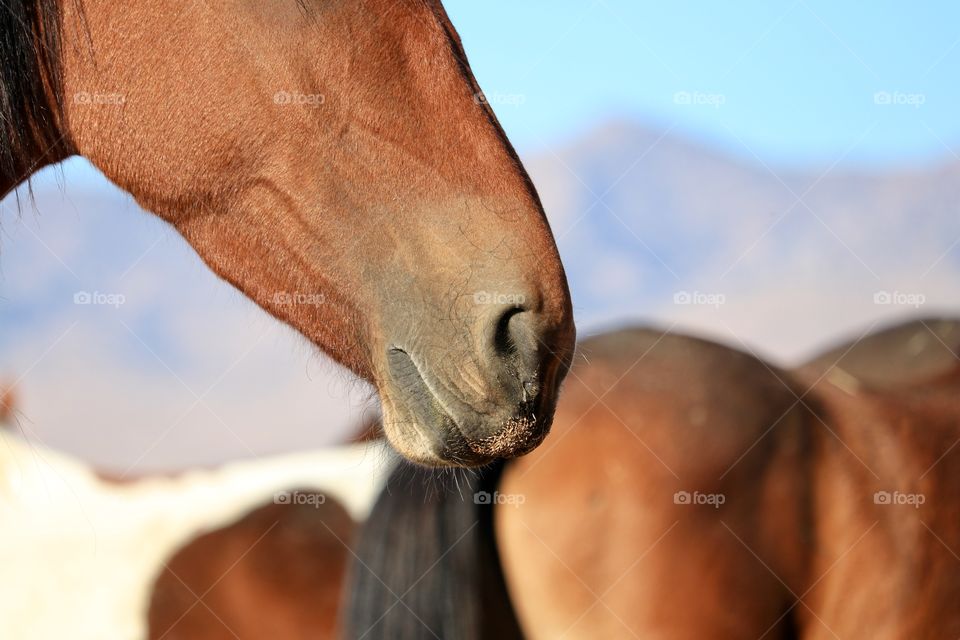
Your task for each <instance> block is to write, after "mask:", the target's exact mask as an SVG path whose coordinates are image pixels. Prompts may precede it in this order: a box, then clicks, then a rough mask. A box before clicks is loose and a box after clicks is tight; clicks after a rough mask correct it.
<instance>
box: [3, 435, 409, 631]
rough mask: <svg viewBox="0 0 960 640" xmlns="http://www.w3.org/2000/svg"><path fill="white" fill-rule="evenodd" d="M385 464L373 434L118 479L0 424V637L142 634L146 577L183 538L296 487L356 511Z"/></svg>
mask: <svg viewBox="0 0 960 640" xmlns="http://www.w3.org/2000/svg"><path fill="white" fill-rule="evenodd" d="M392 464H393V459H392V455H391V454H390V453H388V452H387V450H386V449H385V448H384V447H383V446H382V445H380V444H376V443H371V444H358V445H350V446H344V447H337V448H330V449H326V450H319V451H314V452H310V453H303V454H293V455H285V456H276V457H271V458H267V459H263V460H253V461H243V462H235V463H231V464H226V465H223V466H222V467H220V468H217V469H215V470H205V471H190V472H186V473H183V474H180V475H177V476H175V477H148V478H143V479H138V480H136V481H133V482H130V483H117V482H111V481H108V480H105V479H103V478H102V477H100V476H98V475H97V474H96V473H95V472H94V471H93V470H92V469H90V468H89V467H88V466H87V465H85V464H84V463H82V462H80V461H79V460H77V459H75V458H72V457H70V456H68V455H64V454H62V453H58V452H55V451H53V450H51V449H48V448H46V447H43V446H41V445H39V444H37V443H33V442H30V441H28V440H26V439H24V438H23V437H21V436H20V435H17V434H15V433H13V432H12V431H9V430H8V431H4V430H3V429H0V567H2V575H3V580H2V582H0V638H5V639H6V638H9V639H18V640H19V639H23V640H48V639H49V640H63V639H64V638H71V640H87V639H89V640H104V639H105V638H109V639H110V640H140V639H142V638H144V637H145V635H146V631H147V629H146V612H147V607H148V603H149V598H150V594H151V588H152V585H153V582H154V580H155V578H156V576H157V575H158V574H159V572H160V570H161V569H162V568H163V566H164V562H165V561H166V559H168V558H169V557H170V556H171V554H172V553H173V552H174V551H175V550H176V549H178V548H179V547H180V546H182V545H183V544H184V543H186V542H189V541H190V540H191V539H192V538H194V537H195V536H196V535H198V534H200V533H203V532H205V531H208V530H212V529H216V528H219V527H221V526H224V525H226V524H228V523H230V522H232V521H233V520H235V519H237V518H239V517H241V516H243V515H244V514H245V513H247V512H248V511H250V510H251V509H253V508H255V507H257V506H260V505H262V504H263V503H264V502H269V501H270V500H271V498H273V497H274V496H275V495H280V496H284V498H285V497H286V496H288V495H289V494H287V493H286V490H289V489H296V488H304V489H315V490H318V491H321V492H322V493H323V494H324V495H329V496H331V497H332V498H335V499H337V500H338V501H340V502H341V503H342V504H343V505H344V506H345V507H346V508H347V510H348V511H349V512H350V514H351V516H352V517H353V518H354V519H356V520H362V519H363V518H364V517H365V516H366V514H367V513H368V511H369V509H370V508H371V506H372V504H373V501H374V500H375V498H376V496H377V494H378V493H379V491H380V489H381V487H382V486H383V483H384V480H385V478H386V475H387V474H388V473H389V471H390V468H391V467H392Z"/></svg>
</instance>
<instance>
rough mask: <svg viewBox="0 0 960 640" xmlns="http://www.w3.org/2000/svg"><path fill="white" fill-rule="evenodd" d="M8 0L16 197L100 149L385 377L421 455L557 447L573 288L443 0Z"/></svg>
mask: <svg viewBox="0 0 960 640" xmlns="http://www.w3.org/2000/svg"><path fill="white" fill-rule="evenodd" d="M9 4H10V5H12V8H7V9H5V10H4V11H3V12H2V13H3V16H2V17H0V27H2V28H3V29H4V31H5V38H4V39H3V41H2V43H0V54H2V55H3V59H4V60H5V61H6V62H5V63H4V68H3V69H2V70H0V80H2V89H0V90H2V95H0V109H2V111H3V115H4V124H5V125H6V130H5V131H4V132H3V137H4V139H3V147H4V148H3V151H2V157H0V162H2V163H3V166H2V177H3V178H4V179H3V181H2V183H3V184H2V186H3V189H4V191H8V190H9V189H10V188H12V187H13V186H15V185H16V184H17V183H18V182H20V181H21V180H22V179H24V178H25V177H27V176H28V175H29V174H30V173H31V172H32V171H33V170H35V169H37V168H39V167H40V166H43V165H45V164H50V163H52V162H56V161H59V160H61V159H63V158H65V157H67V156H69V155H72V154H80V155H83V156H85V157H86V158H88V159H89V160H90V161H91V162H92V163H93V164H94V165H95V166H96V167H98V168H99V169H100V170H101V171H102V172H103V173H104V174H105V175H106V176H107V177H108V178H109V179H110V180H111V181H113V182H114V183H115V184H117V185H118V186H120V187H121V188H123V189H125V190H127V191H129V192H130V193H131V194H132V195H133V196H134V197H135V198H136V200H137V201H138V202H139V203H140V204H141V205H142V206H143V207H144V208H146V209H148V210H150V211H153V212H154V213H156V214H157V215H159V216H160V217H161V218H163V219H164V220H166V221H167V222H169V223H170V224H171V225H172V226H173V227H175V228H176V229H177V230H178V231H179V232H180V233H181V234H182V235H183V237H184V238H186V240H187V241H188V242H189V243H190V244H191V245H192V246H193V247H194V249H195V250H196V251H197V253H198V254H199V255H200V257H201V258H202V259H203V260H204V261H205V262H206V263H207V264H208V265H209V266H210V268H211V269H213V270H214V271H215V272H216V273H217V274H219V275H220V276H221V277H222V278H223V279H225V280H227V281H228V282H230V283H231V284H233V285H234V286H236V287H237V288H238V289H240V290H241V291H242V292H244V293H245V294H246V295H248V296H249V297H250V298H252V299H253V300H254V301H256V302H257V303H258V304H259V305H260V306H261V307H263V308H264V309H266V310H267V311H268V312H270V313H271V314H273V315H274V316H275V317H277V318H278V319H280V320H282V321H284V322H286V323H288V324H290V325H292V326H293V327H294V328H296V329H297V330H299V331H300V332H301V333H302V334H303V335H305V336H306V337H307V338H309V339H310V340H311V341H313V342H314V343H315V344H316V345H318V346H319V347H320V348H321V349H322V350H324V351H325V352H326V353H328V354H329V355H331V356H332V357H333V358H334V359H336V360H337V361H339V362H341V363H343V364H344V365H346V366H347V367H349V368H350V369H352V370H353V371H354V372H356V373H358V374H359V375H361V376H362V377H364V378H366V379H368V380H370V381H372V382H373V383H374V384H375V385H376V387H377V389H378V391H379V393H380V398H381V400H382V405H383V413H384V423H385V427H386V432H387V434H388V436H389V438H390V440H391V441H392V442H393V444H394V445H395V446H396V447H397V448H398V449H399V450H400V451H401V452H402V453H403V454H405V455H406V456H407V457H409V458H411V459H413V460H415V461H419V462H421V463H424V464H428V465H474V464H482V463H484V462H487V461H489V460H491V459H495V458H500V457H509V456H513V455H518V454H521V453H524V452H526V451H528V450H530V449H531V448H533V447H534V446H536V445H537V444H538V443H539V442H540V441H541V440H542V439H543V437H544V435H545V434H546V431H547V429H548V428H549V424H550V421H551V419H552V414H553V409H554V405H555V402H556V396H557V389H558V385H559V383H560V381H561V379H562V377H563V375H564V374H565V372H566V369H567V366H568V364H569V361H570V358H571V354H572V349H573V342H574V328H573V323H572V317H571V316H572V312H571V306H570V299H569V292H568V289H567V284H566V279H565V276H564V273H563V268H562V266H561V264H560V260H559V257H558V254H557V250H556V247H555V244H554V241H553V238H552V235H551V233H550V229H549V227H548V225H547V221H546V219H545V216H544V212H543V209H542V207H541V205H540V202H539V199H538V197H537V194H536V192H535V191H534V189H533V187H532V186H531V184H530V181H529V179H528V177H527V175H526V173H525V172H524V170H523V168H522V166H521V165H520V162H519V160H518V159H517V155H516V153H515V152H514V150H513V149H512V147H511V146H510V144H509V142H508V141H507V140H506V138H505V136H504V134H503V131H502V130H501V128H500V126H499V124H498V122H497V120H496V117H495V116H494V114H493V112H492V111H491V110H490V107H489V106H488V105H487V104H486V103H485V101H484V100H482V99H481V96H482V94H480V93H479V89H478V88H477V84H476V81H475V80H474V78H473V76H472V75H471V72H470V69H469V66H468V64H467V61H466V59H465V57H464V52H463V49H462V47H461V45H460V42H459V39H458V36H457V34H456V32H455V31H454V29H453V26H452V25H451V24H450V21H449V19H448V18H447V16H446V14H445V12H444V10H443V8H442V7H441V6H440V2H439V0H337V1H336V2H333V1H329V0H276V1H274V2H270V3H260V2H251V1H249V0H197V1H194V2H170V1H157V0H129V1H127V2H114V1H113V0H12V2H11V3H9ZM10 61H15V62H16V63H17V64H14V65H13V66H10V65H11V64H12V63H11V62H10ZM18 65H19V66H18Z"/></svg>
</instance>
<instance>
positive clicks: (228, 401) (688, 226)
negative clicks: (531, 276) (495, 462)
mask: <svg viewBox="0 0 960 640" xmlns="http://www.w3.org/2000/svg"><path fill="white" fill-rule="evenodd" d="M526 161H527V166H528V168H529V169H530V172H531V174H532V175H533V178H534V181H535V183H536V184H537V185H538V188H539V190H540V192H541V195H542V197H543V199H544V203H545V205H546V207H547V211H548V215H549V216H550V218H551V221H552V223H553V226H554V230H555V234H556V236H557V238H558V242H559V245H560V248H561V253H562V255H563V258H564V261H565V263H566V267H567V273H568V275H569V277H570V281H571V285H572V288H573V295H574V303H575V306H576V311H577V315H578V322H579V325H580V330H581V335H585V334H587V333H589V332H591V331H596V330H598V328H599V327H601V326H609V325H611V324H615V323H619V322H623V321H626V320H631V319H640V320H643V321H647V322H650V321H653V322H657V323H658V324H662V325H665V326H670V325H671V324H673V323H678V326H680V327H685V328H691V329H693V330H696V331H699V332H701V333H708V334H710V335H714V336H716V337H719V338H721V339H724V340H726V341H728V342H731V343H733V344H736V345H741V346H742V345H746V346H748V347H749V348H756V349H759V350H760V351H762V352H763V353H764V354H765V355H769V356H771V357H773V358H775V359H777V360H780V361H789V360H796V359H797V358H800V357H804V356H806V355H807V354H809V353H810V352H811V351H812V350H813V349H815V348H817V347H819V346H821V345H823V344H826V343H830V342H832V341H833V340H835V339H836V338H838V337H840V336H845V335H850V334H852V333H853V332H855V331H858V330H862V329H865V328H867V327H869V326H870V325H871V323H874V322H878V321H884V320H888V319H889V320H892V319H894V318H899V317H902V316H904V315H909V314H916V313H924V314H930V313H934V312H935V311H937V310H946V311H953V312H960V295H958V294H960V204H958V203H960V197H958V196H960V162H949V163H945V164H944V165H942V166H935V167H926V168H918V169H916V170H912V171H906V170H904V171H897V172H888V173H884V174H864V173H851V172H849V171H842V170H839V169H833V170H829V169H830V168H829V167H823V168H813V169H811V170H804V171H799V170H784V169H782V168H779V167H765V166H763V165H761V164H760V163H759V162H755V161H753V160H752V156H751V154H750V153H749V150H745V149H742V150H740V152H739V153H737V154H736V155H730V154H726V153H723V152H721V151H719V150H717V149H716V148H712V147H709V146H703V145H700V144H697V143H695V142H692V141H690V140H686V139H683V138H682V137H679V136H677V135H675V134H674V133H672V132H664V131H660V130H656V129H651V128H645V127H642V126H639V125H637V124H635V123H630V122H615V123H610V124H607V125H605V126H603V127H600V128H598V129H596V130H594V131H591V132H588V133H586V134H585V135H583V136H582V137H580V138H578V139H576V140H572V141H570V143H569V144H567V145H565V146H562V147H560V148H557V149H554V150H553V151H551V152H543V153H539V154H533V155H530V156H529V157H527V158H526ZM90 174H91V171H90V170H89V168H86V167H85V165H84V164H83V163H82V162H80V161H71V164H70V165H69V167H68V169H67V170H66V176H67V185H66V187H65V188H61V186H60V185H59V184H58V181H57V179H56V177H57V173H56V172H55V171H54V172H50V171H47V172H44V174H43V175H41V176H40V177H39V178H37V179H36V181H35V184H34V188H35V191H36V210H37V211H36V212H35V211H34V210H33V208H32V207H31V206H30V204H29V202H26V203H25V206H24V208H23V212H22V215H20V216H19V219H18V215H17V213H16V211H14V210H12V209H11V207H12V206H13V205H14V204H15V203H14V200H13V198H12V197H11V198H8V199H7V200H6V201H5V202H4V205H5V209H4V213H3V217H2V221H3V228H2V229H3V241H2V261H0V264H2V267H3V273H2V275H3V278H2V280H0V373H4V372H6V373H8V374H9V376H10V377H12V378H18V377H21V376H22V379H21V380H20V381H19V382H18V386H19V387H20V391H21V399H22V407H21V408H22V410H23V412H24V414H25V420H24V422H23V426H24V428H25V429H26V430H27V431H28V433H30V434H31V435H33V436H34V437H36V438H38V439H40V440H43V441H45V442H47V443H48V444H50V445H53V446H58V447H61V448H65V449H68V450H70V451H73V452H76V453H79V454H81V455H83V456H85V457H87V458H88V459H91V460H94V461H97V462H99V463H102V464H106V465H108V466H110V467H112V468H113V469H114V470H116V471H118V472H122V471H125V470H128V469H129V470H131V471H132V472H134V473H139V472H143V471H144V470H146V469H148V468H157V467H170V466H182V465H186V464H191V463H203V462H213V461H216V460H222V459H227V458H235V457H249V456H256V455H262V454H267V453H272V452H277V451H283V450H290V449H295V448H306V447H312V446H316V445H318V444H321V443H324V442H330V441H333V440H336V439H337V438H340V437H342V435H343V434H344V433H345V432H346V430H347V428H348V427H349V425H350V424H351V423H352V422H353V421H354V420H356V419H357V414H358V411H359V409H358V407H359V406H361V405H364V404H365V400H366V399H367V397H368V390H367V389H366V388H365V387H364V386H362V385H355V384H353V383H351V382H350V381H349V380H350V379H349V377H348V376H346V374H343V373H342V372H339V371H338V370H337V369H336V367H334V366H333V365H331V364H330V363H329V362H327V361H326V360H325V359H324V358H323V357H321V356H319V355H317V354H316V352H315V350H314V349H313V347H312V346H310V345H309V344H307V343H306V341H304V340H303V339H302V338H300V337H298V336H296V335H294V334H293V332H292V331H290V330H288V329H286V328H284V327H281V326H280V325H279V324H278V323H277V322H275V321H274V320H273V319H271V318H269V317H268V316H267V315H266V314H264V313H263V312H262V311H260V310H259V309H257V308H256V307H254V306H253V305H252V304H251V303H249V302H248V301H246V300H245V299H244V298H243V297H242V296H241V295H240V294H239V293H237V292H235V291H234V290H232V289H231V288H230V287H228V286H227V285H225V284H223V283H221V282H220V281H219V280H217V279H216V278H215V277H214V276H213V275H212V274H210V273H209V271H208V270H207V269H206V268H205V267H204V266H203V265H202V264H201V263H200V261H199V259H198V258H197V257H196V255H195V254H194V253H193V251H192V250H191V249H190V248H189V247H188V246H187V245H186V244H185V243H184V242H183V241H182V240H181V239H180V238H179V237H178V236H177V235H176V234H175V233H173V232H172V231H171V230H170V229H168V228H167V227H166V226H165V225H164V224H162V223H161V222H160V221H158V220H157V219H156V218H154V217H153V216H149V215H145V214H144V213H143V212H142V211H140V210H139V209H138V207H137V206H136V205H135V204H134V203H133V202H132V201H131V199H130V198H129V197H128V196H126V195H124V194H122V193H120V192H119V191H117V190H116V189H114V188H113V187H111V186H110V185H108V184H107V183H106V182H105V181H104V180H103V179H102V178H101V177H94V178H90ZM797 196H801V197H802V201H801V202H799V203H797ZM808 207H809V209H808ZM882 292H887V293H888V294H889V299H890V300H889V301H890V303H889V304H876V303H875V301H874V300H875V296H876V295H877V294H878V293H880V294H882ZM84 294H87V295H96V294H104V295H107V296H110V295H113V296H115V298H114V301H115V302H117V304H83V303H82V302H83V298H82V296H83V295H84ZM678 294H679V295H680V296H681V297H680V298H679V299H680V301H681V302H689V304H678V303H675V301H674V298H675V296H677V295H678ZM78 295H79V296H81V298H80V299H79V300H80V303H79V304H78V299H77V298H76V296H78ZM116 296H122V300H121V299H120V298H116ZM103 300H105V301H107V302H109V299H103ZM880 300H881V302H886V298H883V297H882V296H881V298H880ZM351 390H354V391H353V393H350V391H351Z"/></svg>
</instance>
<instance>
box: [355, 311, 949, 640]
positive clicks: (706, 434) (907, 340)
mask: <svg viewBox="0 0 960 640" xmlns="http://www.w3.org/2000/svg"><path fill="white" fill-rule="evenodd" d="M581 349H582V353H583V355H584V359H583V361H578V363H577V365H576V366H575V367H574V368H573V370H572V372H571V378H572V379H571V380H570V381H569V382H568V384H567V388H566V389H565V391H564V395H563V398H562V401H561V403H560V406H559V407H558V412H557V420H556V426H555V430H554V431H555V433H554V435H553V436H552V437H551V439H550V440H548V441H547V443H546V444H545V445H544V447H542V448H541V449H539V450H537V451H536V452H533V453H532V454H530V455H529V456H527V457H525V458H522V459H519V460H515V461H511V462H509V463H506V464H504V465H496V466H494V467H491V468H489V469H485V470H483V471H481V472H478V473H466V474H464V475H462V476H458V477H457V478H456V480H457V482H456V483H451V482H444V481H443V479H442V478H439V477H437V476H435V475H430V474H427V473H416V472H414V471H412V470H409V469H398V471H397V472H396V473H395V474H394V476H393V477H392V478H391V480H390V481H389V483H388V488H387V491H385V492H384V493H383V494H382V495H381V498H380V500H379V501H378V504H377V505H376V507H375V508H374V511H373V512H372V514H371V517H370V519H369V521H368V523H367V525H366V527H365V531H364V532H363V534H362V536H361V541H360V544H359V549H358V555H359V560H358V562H357V563H355V565H354V567H353V570H352V572H353V579H352V582H353V585H352V592H351V594H350V604H349V606H348V608H347V611H346V615H347V616H348V617H349V621H348V623H347V637H348V638H351V639H354V638H359V637H363V638H369V639H374V638H389V639H391V640H402V639H412V638H433V637H440V638H457V639H458V640H470V639H472V638H497V639H498V640H504V639H509V638H521V637H527V638H534V639H539V638H544V639H547V638H550V639H553V638H590V639H596V638H626V637H639V638H645V637H656V638H670V639H687V638H689V639H691V640H692V639H700V638H717V639H730V640H734V639H741V638H797V637H802V638H836V637H840V638H865V639H867V638H869V639H871V640H874V639H876V638H891V639H894V638H917V639H920V638H930V639H933V638H956V637H958V636H960V608H958V606H957V603H958V602H960V357H958V354H960V321H951V320H934V319H931V320H924V321H918V322H913V323H910V324H907V325H904V326H900V327H896V328H893V329H890V330H887V331H884V332H881V333H878V334H875V335H871V336H865V337H863V338H862V339H860V340H857V341H856V342H854V343H851V344H847V345H843V346H841V347H839V348H837V349H834V350H832V351H831V352H829V353H828V354H826V355H824V356H823V357H820V358H817V359H816V360H814V361H813V362H812V363H810V364H809V365H806V366H804V367H801V368H799V369H798V370H796V371H793V372H788V371H784V370H781V369H778V368H776V367H774V366H772V365H769V364H767V363H765V362H763V361H762V360H760V359H758V358H756V357H754V356H752V355H748V354H746V353H742V352H739V351H736V350H733V349H729V348H727V347H723V346H720V345H717V344H713V343H710V342H706V341H702V340H699V339H695V338H690V337H686V336H680V335H669V334H663V333H660V332H656V331H651V330H644V329H633V330H625V331H618V332H614V333H610V334H606V335H602V336H599V337H596V338H591V339H589V340H586V341H584V342H583V343H582V345H581Z"/></svg>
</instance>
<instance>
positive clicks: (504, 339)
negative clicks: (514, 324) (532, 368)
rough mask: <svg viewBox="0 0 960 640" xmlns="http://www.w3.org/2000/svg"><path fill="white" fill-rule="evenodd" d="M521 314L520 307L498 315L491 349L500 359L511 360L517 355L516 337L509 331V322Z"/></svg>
mask: <svg viewBox="0 0 960 640" xmlns="http://www.w3.org/2000/svg"><path fill="white" fill-rule="evenodd" d="M520 313H523V309H522V308H520V307H508V308H507V309H505V310H504V311H503V313H501V314H500V317H499V318H498V319H497V325H496V329H495V330H494V334H493V349H494V352H495V353H496V355H497V356H499V357H500V358H508V359H509V358H511V357H512V356H514V355H516V353H517V343H516V337H515V336H514V335H513V334H514V331H513V330H512V329H511V326H510V325H511V320H513V318H514V317H516V316H517V314H520Z"/></svg>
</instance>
